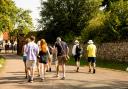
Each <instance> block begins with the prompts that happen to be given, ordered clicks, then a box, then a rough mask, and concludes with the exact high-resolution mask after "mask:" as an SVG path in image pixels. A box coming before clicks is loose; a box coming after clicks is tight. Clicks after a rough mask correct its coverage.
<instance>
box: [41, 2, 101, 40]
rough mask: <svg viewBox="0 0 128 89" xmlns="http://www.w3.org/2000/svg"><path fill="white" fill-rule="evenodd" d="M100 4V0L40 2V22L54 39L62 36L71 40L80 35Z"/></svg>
mask: <svg viewBox="0 0 128 89" xmlns="http://www.w3.org/2000/svg"><path fill="white" fill-rule="evenodd" d="M101 4H102V0H47V1H45V2H43V3H42V10H41V17H42V18H41V24H43V26H44V27H43V29H44V30H47V34H48V33H49V34H50V36H52V37H53V38H54V39H55V38H56V37H57V36H63V37H64V38H67V39H66V40H67V41H71V40H73V39H74V38H75V37H76V36H80V35H81V31H82V30H83V29H84V27H85V26H86V25H87V24H88V21H89V20H90V19H91V18H92V17H93V16H95V14H96V13H97V11H98V9H99V6H100V5H101Z"/></svg>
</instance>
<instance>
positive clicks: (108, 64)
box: [67, 57, 128, 71]
mask: <svg viewBox="0 0 128 89" xmlns="http://www.w3.org/2000/svg"><path fill="white" fill-rule="evenodd" d="M80 63H81V66H84V65H88V61H87V59H85V58H81V61H80ZM67 64H68V65H75V61H74V59H73V57H70V60H68V62H67ZM96 65H97V67H102V68H110V69H116V70H122V71H125V70H126V68H127V67H128V63H126V62H119V61H108V60H101V59H100V58H97V60H96Z"/></svg>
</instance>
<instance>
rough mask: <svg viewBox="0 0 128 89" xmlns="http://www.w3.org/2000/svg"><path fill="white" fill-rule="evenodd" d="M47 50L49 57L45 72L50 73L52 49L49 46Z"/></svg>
mask: <svg viewBox="0 0 128 89" xmlns="http://www.w3.org/2000/svg"><path fill="white" fill-rule="evenodd" d="M48 49H49V53H50V55H49V57H48V63H47V70H46V72H51V71H52V69H51V67H52V59H53V47H52V46H51V45H50V44H49V46H48Z"/></svg>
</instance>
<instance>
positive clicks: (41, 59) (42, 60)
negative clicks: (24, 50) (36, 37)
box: [39, 55, 48, 64]
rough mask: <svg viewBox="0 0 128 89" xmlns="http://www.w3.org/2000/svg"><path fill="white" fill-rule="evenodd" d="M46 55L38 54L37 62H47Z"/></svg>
mask: <svg viewBox="0 0 128 89" xmlns="http://www.w3.org/2000/svg"><path fill="white" fill-rule="evenodd" d="M47 62H48V55H40V59H39V63H43V64H47Z"/></svg>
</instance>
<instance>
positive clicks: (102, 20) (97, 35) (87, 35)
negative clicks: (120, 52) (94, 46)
mask: <svg viewBox="0 0 128 89" xmlns="http://www.w3.org/2000/svg"><path fill="white" fill-rule="evenodd" d="M126 2H127V1H118V2H113V3H111V5H110V7H109V8H110V10H107V11H101V12H99V13H98V14H97V15H96V16H95V17H94V18H92V19H91V20H90V21H89V24H88V26H87V27H85V29H84V30H83V31H82V32H81V33H82V39H83V40H84V41H87V40H89V39H93V40H95V41H96V42H110V41H118V40H125V39H127V37H128V24H127V23H128V22H127V21H128V8H127V7H128V3H126Z"/></svg>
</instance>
